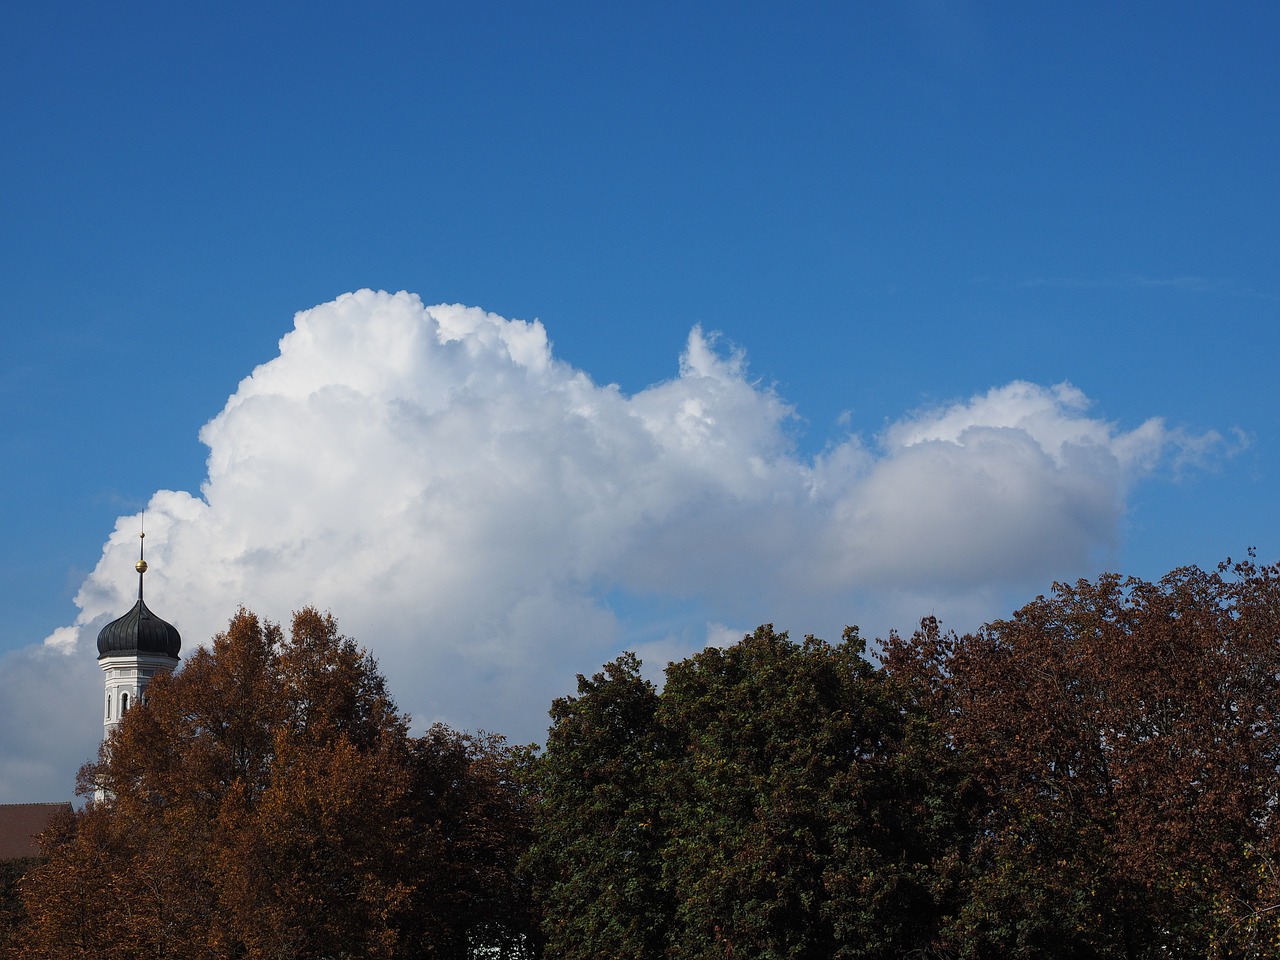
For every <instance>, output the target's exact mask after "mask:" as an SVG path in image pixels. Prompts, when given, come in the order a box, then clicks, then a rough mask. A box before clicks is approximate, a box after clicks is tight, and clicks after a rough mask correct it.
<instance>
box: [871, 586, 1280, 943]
mask: <svg viewBox="0 0 1280 960" xmlns="http://www.w3.org/2000/svg"><path fill="white" fill-rule="evenodd" d="M1278 615H1280V590H1277V579H1276V571H1275V568H1259V567H1256V566H1254V565H1253V564H1252V562H1251V561H1250V562H1248V563H1245V564H1238V565H1236V566H1235V567H1230V566H1224V567H1222V568H1220V569H1219V570H1218V571H1217V572H1216V573H1212V574H1207V573H1204V572H1202V571H1200V570H1198V569H1195V568H1184V569H1180V570H1175V571H1173V572H1172V573H1170V574H1169V575H1168V576H1166V577H1164V578H1163V579H1162V580H1161V581H1159V582H1158V583H1154V584H1153V583H1148V582H1145V581H1142V580H1139V579H1136V578H1130V579H1127V580H1125V579H1121V578H1120V577H1118V576H1114V575H1107V576H1104V577H1101V578H1100V579H1099V580H1097V581H1096V582H1093V583H1090V582H1088V581H1080V582H1078V583H1076V584H1075V585H1071V586H1068V585H1063V584H1059V585H1057V586H1055V588H1054V591H1053V594H1052V595H1051V596H1050V597H1047V598H1046V597H1040V598H1038V599H1037V600H1035V601H1033V602H1032V603H1030V604H1028V605H1027V606H1025V607H1023V608H1022V609H1020V610H1019V611H1017V612H1016V613H1015V614H1014V615H1013V616H1012V617H1011V618H1010V619H1008V620H1002V621H997V622H995V623H993V624H991V625H990V626H989V627H987V628H986V629H984V630H983V631H981V632H979V633H977V634H973V635H967V636H963V637H955V636H954V635H952V636H949V637H939V636H938V635H937V633H936V632H934V633H933V634H932V635H930V634H929V633H928V631H925V632H922V633H918V634H917V635H916V636H915V637H913V638H912V639H911V640H910V641H902V640H899V639H898V638H891V642H890V644H889V649H888V651H887V655H886V662H887V666H888V669H889V671H890V673H892V674H894V675H895V676H897V677H899V678H901V679H902V681H903V682H908V683H911V684H914V685H915V687H916V688H917V689H919V690H921V691H924V696H925V697H926V698H927V699H928V701H929V702H930V703H931V704H932V709H933V711H934V714H935V716H936V717H937V718H938V720H939V722H940V723H942V724H943V725H944V727H945V729H946V732H947V735H948V737H949V739H950V743H951V745H952V748H953V749H954V751H955V753H956V755H957V756H962V757H965V758H967V759H968V761H969V762H971V763H972V764H973V769H974V770H975V783H976V792H977V794H978V797H979V799H978V803H979V808H980V809H979V812H978V817H977V820H976V822H975V825H974V826H975V829H974V833H973V842H972V850H971V852H970V855H969V858H968V859H969V862H970V864H971V868H970V872H969V876H968V878H967V880H966V881H965V885H966V892H965V894H964V896H963V903H962V907H961V909H960V910H958V911H957V912H956V913H955V914H954V915H953V917H952V918H951V920H950V921H949V923H948V925H947V928H946V929H945V930H944V931H942V933H941V935H940V938H939V945H940V947H943V948H945V949H948V950H950V951H952V952H954V953H956V954H959V955H967V956H1027V957H1031V956H1034V957H1054V956H1062V957H1080V956H1099V957H1125V958H1137V957H1156V956H1197V957H1203V956H1253V955H1271V953H1272V952H1273V951H1274V948H1275V941H1274V936H1275V933H1276V930H1277V927H1276V925H1275V920H1276V918H1275V904H1276V889H1275V885H1274V879H1273V873H1272V870H1271V866H1272V865H1273V864H1275V863H1276V859H1275V843H1276V831H1275V823H1274V818H1275V811H1276V809H1277V807H1276V799H1277V798H1276V770H1277V769H1278V768H1277V762H1278V761H1280V728H1278V727H1277V723H1276V717H1277V707H1278V706H1280V702H1278V700H1277V689H1276V678H1277V677H1278V676H1280V660H1278V657H1280V643H1277V641H1278V640H1280V636H1278V629H1280V628H1278V624H1280V616H1278Z"/></svg>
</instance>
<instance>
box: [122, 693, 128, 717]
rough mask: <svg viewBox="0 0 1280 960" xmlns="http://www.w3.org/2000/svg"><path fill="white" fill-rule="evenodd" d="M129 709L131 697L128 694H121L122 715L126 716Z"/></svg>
mask: <svg viewBox="0 0 1280 960" xmlns="http://www.w3.org/2000/svg"><path fill="white" fill-rule="evenodd" d="M128 709H129V695H128V694H127V693H122V694H120V715H121V716H124V713H125V711H126V710H128Z"/></svg>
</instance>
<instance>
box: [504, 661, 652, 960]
mask: <svg viewBox="0 0 1280 960" xmlns="http://www.w3.org/2000/svg"><path fill="white" fill-rule="evenodd" d="M657 705H658V694H657V691H656V689H655V688H654V686H653V684H651V683H650V682H649V681H647V680H645V679H643V678H642V677H641V676H640V661H639V660H638V659H637V658H636V656H635V655H634V654H631V653H626V654H623V655H622V656H621V657H619V658H618V659H617V660H615V661H613V662H612V663H609V664H606V665H605V667H604V669H603V670H602V671H601V672H600V673H597V674H596V675H595V676H593V677H591V678H590V679H587V678H586V677H584V676H582V675H579V676H578V695H577V696H576V697H561V698H559V699H557V700H556V701H555V702H554V703H553V704H552V705H551V719H552V726H551V731H550V733H549V734H548V737H547V747H546V752H545V753H544V754H543V755H542V756H541V757H539V758H538V760H537V762H536V763H535V764H534V765H533V769H532V771H531V774H530V776H531V779H532V781H533V783H534V784H535V792H536V794H537V796H538V808H537V813H536V819H535V835H536V840H535V843H534V846H533V849H532V850H531V852H530V858H529V862H530V869H531V871H532V873H533V875H534V876H535V878H536V882H537V883H538V886H539V902H540V906H541V910H542V918H543V930H544V933H545V936H546V944H547V952H548V954H549V955H550V956H555V957H561V958H564V960H574V958H581V960H589V958H595V957H611V958H616V960H646V958H650V957H658V956H662V955H663V951H664V950H665V947H666V943H667V938H668V928H669V925H670V922H671V912H672V910H671V904H670V901H669V897H668V896H667V893H666V891H665V890H664V889H663V886H662V879H661V878H662V863H661V859H660V855H659V846H660V843H661V842H662V839H663V836H664V833H663V824H664V819H665V818H664V807H665V803H664V799H665V798H664V797H663V796H662V795H661V793H660V784H659V783H658V779H657V763H658V761H659V759H660V758H661V756H662V755H663V745H662V743H661V741H660V731H659V728H658V725H657V722H656V718H655V713H656V710H657Z"/></svg>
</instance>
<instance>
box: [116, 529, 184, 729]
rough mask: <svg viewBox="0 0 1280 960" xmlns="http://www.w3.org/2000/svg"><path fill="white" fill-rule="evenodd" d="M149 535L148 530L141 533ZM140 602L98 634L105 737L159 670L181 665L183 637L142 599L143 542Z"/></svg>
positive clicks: (168, 670)
mask: <svg viewBox="0 0 1280 960" xmlns="http://www.w3.org/2000/svg"><path fill="white" fill-rule="evenodd" d="M138 536H139V537H140V538H145V537H146V534H145V533H140V534H138ZM134 569H135V570H137V571H138V602H137V603H135V604H134V605H133V609H132V610H130V611H129V612H128V613H126V614H125V615H124V616H123V617H121V618H120V619H119V620H112V621H111V622H110V623H108V624H107V625H106V626H105V627H103V628H102V631H101V632H100V633H99V634H98V665H99V666H100V667H102V672H103V673H104V674H105V675H106V685H107V702H106V708H105V711H104V714H103V721H102V735H103V737H104V738H105V737H106V736H107V734H109V733H110V732H111V731H112V730H114V729H115V728H116V725H117V724H118V723H119V722H120V718H121V717H122V716H123V715H124V713H125V711H126V710H128V709H129V707H131V706H132V705H134V704H136V703H138V702H139V701H141V699H142V697H143V696H144V694H145V693H146V689H147V684H148V683H150V682H151V678H152V677H154V676H155V675H156V674H158V673H172V672H173V668H174V667H176V666H177V665H178V651H179V650H180V649H181V648H182V637H181V636H179V635H178V630H177V628H176V627H174V625H173V624H171V623H166V622H165V621H163V620H161V619H160V618H159V617H157V616H156V615H155V614H154V613H152V612H151V611H150V610H149V609H147V605H146V604H145V603H143V602H142V578H143V576H144V575H145V574H146V572H147V561H146V560H144V559H143V544H142V543H140V544H139V545H138V562H137V563H136V564H134Z"/></svg>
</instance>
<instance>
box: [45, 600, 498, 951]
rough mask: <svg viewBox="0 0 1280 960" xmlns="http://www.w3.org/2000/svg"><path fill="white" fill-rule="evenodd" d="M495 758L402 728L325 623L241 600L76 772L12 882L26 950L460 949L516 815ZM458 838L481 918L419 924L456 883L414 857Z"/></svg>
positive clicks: (349, 647) (444, 915) (450, 914)
mask: <svg viewBox="0 0 1280 960" xmlns="http://www.w3.org/2000/svg"><path fill="white" fill-rule="evenodd" d="M457 743H464V744H466V746H465V748H464V749H463V750H462V755H463V759H464V760H465V762H461V763H459V762H452V761H450V762H452V766H451V767H450V773H449V777H448V782H447V783H446V784H445V785H443V786H442V785H441V784H440V783H439V782H435V781H433V780H432V778H431V777H430V776H429V775H427V774H426V773H425V772H424V771H426V770H427V769H428V768H430V767H431V766H432V764H433V763H434V764H436V766H440V765H441V764H442V763H445V765H448V764H447V763H446V760H449V758H453V757H454V756H455V755H456V754H457V750H456V749H455V746H456V744H457ZM451 751H452V752H451ZM442 758H444V759H442ZM507 763H508V757H507V752H506V751H505V748H504V747H503V746H502V745H501V743H500V741H498V740H495V739H489V740H482V741H472V740H468V739H467V738H461V737H460V735H454V734H452V733H451V732H448V731H445V730H443V728H440V729H436V730H433V731H432V733H431V734H429V735H428V736H427V737H425V738H421V739H415V738H411V737H410V736H409V735H408V723H407V720H406V719H405V718H404V717H402V716H401V715H400V714H399V713H398V712H397V710H396V707H395V704H394V703H393V702H392V700H391V698H390V696H389V695H388V693H387V691H386V684H385V681H384V679H383V678H382V676H381V675H380V674H379V673H378V671H377V667H376V664H375V663H374V662H373V660H372V658H371V657H370V656H369V655H368V654H367V653H365V652H364V651H363V650H361V649H360V648H359V647H357V646H356V644H355V643H354V641H352V640H350V639H349V638H346V637H343V636H342V635H341V634H340V633H339V632H338V627H337V623H336V622H335V621H334V619H333V618H332V617H331V616H328V615H325V614H321V613H319V612H317V611H316V610H314V609H307V610H303V611H301V612H299V613H298V614H295V616H294V618H293V623H292V629H291V631H290V635H289V637H288V639H285V638H284V636H283V633H282V631H281V630H280V628H279V627H278V626H276V625H274V624H270V623H265V622H262V621H260V620H259V619H258V618H257V617H256V616H254V615H253V614H251V613H249V612H247V611H244V610H241V611H240V613H238V614H237V615H236V616H235V617H234V618H233V619H232V620H231V622H230V625H229V627H228V629H227V631H226V632H225V633H223V634H220V635H219V636H218V637H216V638H215V639H214V642H213V645H212V648H211V649H199V650H197V651H195V653H194V654H192V656H191V657H190V658H189V659H188V660H187V662H186V664H185V666H184V668H183V669H182V670H181V671H180V672H178V673H176V674H174V675H173V676H171V677H159V678H156V680H155V681H153V683H152V684H151V685H150V686H149V687H148V691H147V697H146V701H145V703H143V704H141V705H139V706H137V707H135V708H134V709H132V710H130V711H129V713H128V714H126V715H125V717H124V718H123V720H122V722H121V724H120V726H119V728H118V730H117V731H116V732H115V733H114V734H113V735H112V736H111V737H110V738H109V739H108V740H107V742H106V743H104V745H103V747H102V750H101V753H100V757H99V760H98V762H97V763H96V764H93V765H90V766H87V767H86V768H85V769H84V770H83V771H82V774H81V788H80V789H81V792H82V793H85V794H87V795H95V794H97V793H98V791H100V790H104V791H106V794H105V796H106V799H105V800H103V801H102V802H93V803H90V804H89V805H88V807H87V808H86V809H85V810H84V811H83V812H81V813H79V814H77V815H75V816H74V817H73V818H72V819H71V820H70V821H69V822H68V824H67V825H66V827H65V829H64V830H63V831H62V832H61V833H60V834H59V835H58V836H55V837H52V838H50V842H49V844H48V847H47V849H48V850H49V852H50V862H49V863H48V864H47V865H46V866H44V867H41V868H38V869H37V870H35V871H33V873H32V874H31V876H30V882H29V883H24V900H25V903H26V906H27V910H28V913H29V915H30V919H29V922H28V923H27V925H26V930H25V933H24V936H25V940H24V949H25V950H26V955H30V956H33V957H49V958H64V957H78V956H90V955H92V956H98V957H109V958H110V957H116V956H119V957H138V956H157V957H159V956H174V957H183V958H187V957H190V958H205V957H207V958H218V960H221V958H233V957H235V958H273V960H275V958H322V957H348V956H361V957H397V956H409V955H411V956H440V957H454V956H463V955H465V954H464V953H461V952H459V951H458V950H457V949H456V948H455V945H456V944H458V943H463V944H465V943H467V942H468V940H472V941H474V940H475V933H476V931H477V930H483V929H484V928H483V925H482V919H483V920H484V921H486V922H487V920H488V916H499V917H502V918H503V920H504V921H509V922H508V926H509V925H510V922H514V921H510V919H509V918H510V917H512V916H514V915H515V913H514V912H513V911H512V910H510V909H507V908H506V907H505V905H504V904H502V903H501V902H500V901H501V900H502V897H503V896H504V895H507V894H509V893H510V891H511V890H512V889H514V887H515V883H514V881H513V880H512V879H511V876H510V874H511V871H512V869H513V867H512V863H513V862H514V860H515V859H516V857H517V856H518V852H513V851H512V849H511V847H513V846H514V847H516V848H519V847H520V845H521V844H522V843H523V835H522V834H520V833H519V831H518V830H515V829H514V827H515V821H516V820H518V813H517V814H512V815H510V816H506V815H507V814H508V813H509V811H508V809H507V808H506V807H504V806H503V804H504V803H505V804H508V805H509V806H510V808H511V809H512V810H516V811H518V809H519V797H518V796H517V795H516V793H515V787H514V780H513V779H510V778H509V779H508V780H506V781H496V782H495V777H494V771H496V770H502V769H505V766H504V764H507ZM458 796H465V797H475V798H479V799H480V800H482V801H483V802H482V803H480V805H479V806H478V808H475V809H473V808H471V807H469V806H466V805H465V804H461V803H459V802H457V797H458ZM464 814H465V819H466V822H465V823H462V822H461V820H462V819H463V817H464ZM498 814H502V815H504V816H506V819H493V820H491V819H489V818H490V817H491V816H493V817H496V816H497V815H498ZM459 833H462V834H465V835H467V836H471V837H476V836H479V837H481V838H482V839H481V840H480V841H477V842H472V843H470V844H469V845H467V856H468V857H470V863H471V865H472V866H473V867H474V868H476V869H475V871H474V875H473V877H474V878H473V879H472V880H471V886H470V887H469V888H468V889H469V890H474V889H475V888H476V887H477V885H478V884H479V883H485V884H486V885H489V886H486V889H488V890H490V891H492V892H491V894H490V899H489V901H488V902H487V905H488V906H489V907H491V908H492V909H493V913H492V914H490V915H488V916H486V917H484V918H482V917H480V916H478V915H477V911H474V910H473V911H470V912H468V911H465V910H457V909H439V910H436V911H435V912H434V913H431V914H430V915H431V917H432V922H431V924H430V925H424V924H423V922H422V920H421V917H422V916H423V915H424V914H425V913H427V912H428V908H429V907H431V906H432V905H433V904H434V903H435V902H436V901H437V900H441V901H443V900H447V899H448V898H449V897H456V896H458V887H452V888H448V889H443V888H441V887H439V886H436V885H435V883H436V881H438V880H440V879H441V878H440V864H439V863H438V862H437V861H436V860H435V859H433V858H432V857H431V856H428V855H427V853H428V852H431V853H439V852H440V851H442V850H445V851H449V850H453V849H455V847H456V845H453V844H452V843H451V840H452V838H453V837H455V836H456V835H458V834H459ZM446 862H450V863H452V862H453V861H448V860H447V858H446ZM449 879H450V880H451V881H455V882H456V883H457V884H458V885H463V884H465V882H466V878H465V877H463V871H460V870H455V871H454V873H453V874H452V875H451V877H450V878H449ZM504 881H505V884H504ZM504 909H505V911H506V912H505V913H503V910H504ZM504 931H505V932H506V934H507V935H510V931H509V930H506V928H505V927H504ZM517 933H518V931H517Z"/></svg>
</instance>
